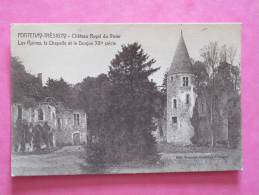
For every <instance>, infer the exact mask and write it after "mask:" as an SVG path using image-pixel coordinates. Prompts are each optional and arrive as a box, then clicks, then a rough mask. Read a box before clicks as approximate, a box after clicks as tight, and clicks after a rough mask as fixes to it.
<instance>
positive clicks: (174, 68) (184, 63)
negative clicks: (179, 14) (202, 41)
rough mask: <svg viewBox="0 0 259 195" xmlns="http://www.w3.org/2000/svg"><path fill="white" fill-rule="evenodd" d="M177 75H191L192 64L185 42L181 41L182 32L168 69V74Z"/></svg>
mask: <svg viewBox="0 0 259 195" xmlns="http://www.w3.org/2000/svg"><path fill="white" fill-rule="evenodd" d="M177 73H192V64H191V60H190V56H189V53H188V51H187V48H186V45H185V41H184V39H183V34H182V31H181V36H180V40H179V42H178V45H177V47H176V50H175V53H174V58H173V62H172V63H171V67H170V69H169V74H177Z"/></svg>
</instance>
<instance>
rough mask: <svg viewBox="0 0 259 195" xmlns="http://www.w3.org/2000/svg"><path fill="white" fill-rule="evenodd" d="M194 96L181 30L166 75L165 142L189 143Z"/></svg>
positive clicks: (192, 77)
mask: <svg viewBox="0 0 259 195" xmlns="http://www.w3.org/2000/svg"><path fill="white" fill-rule="evenodd" d="M195 98H196V94H195V92H194V75H193V72H192V64H191V60H190V56H189V54H188V51H187V48H186V45H185V41H184V38H183V34H182V31H181V35H180V40H179V42H178V45H177V48H176V50H175V54H174V58H173V62H172V64H171V67H170V69H169V72H168V75H167V131H166V139H167V142H169V143H173V144H175V145H190V144H191V138H192V136H193V135H194V129H193V126H192V124H191V117H192V112H193V107H194V104H195Z"/></svg>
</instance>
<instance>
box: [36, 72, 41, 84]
mask: <svg viewBox="0 0 259 195" xmlns="http://www.w3.org/2000/svg"><path fill="white" fill-rule="evenodd" d="M37 77H38V79H39V81H40V84H41V86H42V73H38V75H37Z"/></svg>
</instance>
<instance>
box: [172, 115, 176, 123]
mask: <svg viewBox="0 0 259 195" xmlns="http://www.w3.org/2000/svg"><path fill="white" fill-rule="evenodd" d="M172 123H173V124H176V123H177V117H176V116H173V117H172Z"/></svg>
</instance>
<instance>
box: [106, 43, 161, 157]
mask: <svg viewBox="0 0 259 195" xmlns="http://www.w3.org/2000/svg"><path fill="white" fill-rule="evenodd" d="M154 63H155V60H154V59H149V56H148V55H147V54H146V53H144V50H143V49H142V48H141V45H139V44H138V43H133V44H128V45H123V46H122V49H121V51H119V52H118V54H116V55H115V58H114V59H113V60H112V61H111V65H110V67H109V79H110V80H111V84H112V90H111V105H110V108H109V111H110V112H109V113H110V120H111V121H110V124H111V125H110V131H109V135H110V136H111V137H110V139H109V140H110V141H111V142H110V143H108V144H110V147H109V148H111V149H112V151H111V152H112V153H113V154H114V155H113V157H114V159H115V160H117V161H128V160H135V159H142V160H143V159H150V158H154V159H157V157H158V156H157V153H156V145H155V140H154V137H153V136H152V131H153V130H154V129H155V125H154V122H153V119H154V117H155V115H156V106H155V100H156V99H157V96H158V91H157V89H156V86H155V83H153V82H152V81H150V80H149V76H150V75H151V74H153V73H154V72H156V71H157V70H158V69H159V68H153V67H152V65H153V64H154Z"/></svg>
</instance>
